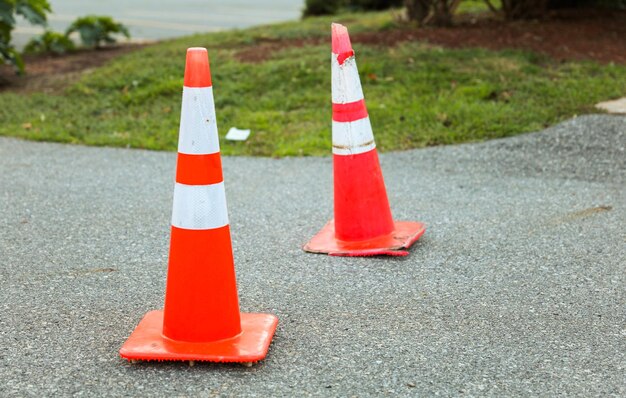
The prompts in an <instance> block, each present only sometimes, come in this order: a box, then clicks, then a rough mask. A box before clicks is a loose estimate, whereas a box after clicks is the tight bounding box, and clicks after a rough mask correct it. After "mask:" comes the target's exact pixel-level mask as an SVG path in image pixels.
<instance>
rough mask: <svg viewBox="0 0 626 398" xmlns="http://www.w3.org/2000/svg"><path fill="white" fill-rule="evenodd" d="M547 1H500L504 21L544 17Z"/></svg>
mask: <svg viewBox="0 0 626 398" xmlns="http://www.w3.org/2000/svg"><path fill="white" fill-rule="evenodd" d="M547 8H548V0H502V11H503V12H504V16H505V17H506V19H525V18H536V17H540V16H543V15H545V12H546V10H547Z"/></svg>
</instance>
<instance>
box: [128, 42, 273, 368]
mask: <svg viewBox="0 0 626 398" xmlns="http://www.w3.org/2000/svg"><path fill="white" fill-rule="evenodd" d="M219 151H220V148H219V141H218V135H217V125H216V122H215V106H214V103H213V91H212V87H211V72H210V70H209V59H208V56H207V51H206V49H204V48H190V49H189V50H187V63H186V66H185V84H184V88H183V103H182V111H181V119H180V132H179V140H178V161H177V165H176V185H175V187H174V206H173V211H172V230H171V242H170V256H169V265H168V274H167V287H166V290H165V309H164V310H163V311H151V312H148V313H147V314H146V315H145V317H144V318H143V319H142V320H141V322H140V323H139V325H138V326H137V328H136V329H135V331H134V332H133V333H132V334H131V336H130V337H129V338H128V340H127V341H126V343H124V345H123V346H122V348H121V349H120V355H121V356H122V357H123V358H126V359H129V360H135V359H139V360H183V361H195V360H200V361H213V362H256V361H259V360H261V359H263V358H265V355H266V354H267V350H268V348H269V345H270V342H271V341H272V337H273V335H274V331H275V330H276V325H277V323H278V318H276V316H274V315H270V314H246V313H239V301H238V297H237V285H236V281H235V269H234V263H233V251H232V247H231V240H230V228H229V224H228V214H227V211H226V195H225V192H224V180H223V178H222V162H221V158H220V152H219Z"/></svg>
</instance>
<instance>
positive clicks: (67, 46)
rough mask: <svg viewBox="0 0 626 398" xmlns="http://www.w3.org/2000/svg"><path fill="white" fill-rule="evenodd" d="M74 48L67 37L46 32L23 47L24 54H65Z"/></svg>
mask: <svg viewBox="0 0 626 398" xmlns="http://www.w3.org/2000/svg"><path fill="white" fill-rule="evenodd" d="M75 48H76V46H75V45H74V42H72V40H70V38H69V37H67V36H66V35H64V34H62V33H58V32H52V31H49V30H48V31H45V32H44V33H43V34H41V35H40V36H36V37H33V38H32V39H31V40H30V41H29V42H28V44H26V47H24V52H26V53H53V54H65V53H66V52H69V51H73V50H74V49H75Z"/></svg>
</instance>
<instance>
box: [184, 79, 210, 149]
mask: <svg viewBox="0 0 626 398" xmlns="http://www.w3.org/2000/svg"><path fill="white" fill-rule="evenodd" d="M219 151H220V142H219V138H218V135H217V123H216V122H215V104H214V102H213V88H212V87H183V105H182V109H181V112H180V130H179V134H178V152H180V153H185V154H189V155H208V154H210V153H216V152H219Z"/></svg>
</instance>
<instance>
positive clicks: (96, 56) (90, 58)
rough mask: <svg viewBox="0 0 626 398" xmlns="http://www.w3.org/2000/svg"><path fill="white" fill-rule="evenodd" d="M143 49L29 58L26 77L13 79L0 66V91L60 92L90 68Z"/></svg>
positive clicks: (126, 47)
mask: <svg viewBox="0 0 626 398" xmlns="http://www.w3.org/2000/svg"><path fill="white" fill-rule="evenodd" d="M143 46H144V45H141V44H126V45H119V46H114V47H106V48H102V49H98V50H79V51H77V52H74V53H70V54H64V55H28V56H26V57H24V62H25V63H26V74H25V75H22V76H16V75H15V71H14V70H13V68H12V67H9V66H8V65H2V66H0V92H2V91H13V92H26V93H28V92H33V91H37V92H44V93H49V94H52V93H55V92H59V91H61V90H63V89H64V88H66V87H67V86H68V84H69V83H71V82H74V81H76V80H78V79H79V78H80V76H82V75H83V74H84V73H88V72H89V71H90V70H92V69H93V68H96V67H98V66H102V65H104V64H106V63H107V62H109V61H110V60H112V59H113V58H116V57H119V56H120V55H122V54H126V53H129V52H131V51H135V50H137V49H138V48H141V47H143Z"/></svg>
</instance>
